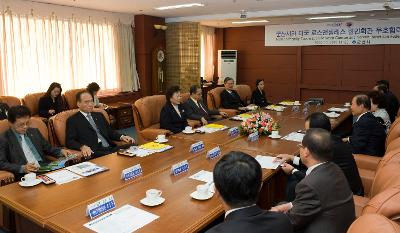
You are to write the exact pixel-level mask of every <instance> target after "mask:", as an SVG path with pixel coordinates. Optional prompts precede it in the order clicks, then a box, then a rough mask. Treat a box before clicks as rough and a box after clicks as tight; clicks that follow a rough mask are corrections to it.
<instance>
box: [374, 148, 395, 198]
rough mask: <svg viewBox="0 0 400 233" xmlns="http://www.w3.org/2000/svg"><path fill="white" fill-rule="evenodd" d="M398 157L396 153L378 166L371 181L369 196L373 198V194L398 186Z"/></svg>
mask: <svg viewBox="0 0 400 233" xmlns="http://www.w3.org/2000/svg"><path fill="white" fill-rule="evenodd" d="M399 167H400V159H399V156H398V153H396V155H395V156H393V158H392V159H391V160H390V161H388V162H386V163H384V165H382V166H378V169H377V170H376V174H375V177H374V180H373V182H372V186H371V190H370V193H369V197H370V198H373V197H374V196H375V195H377V194H379V193H380V192H383V191H384V190H386V189H389V188H392V187H397V186H400V169H399Z"/></svg>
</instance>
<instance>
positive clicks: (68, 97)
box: [64, 88, 85, 109]
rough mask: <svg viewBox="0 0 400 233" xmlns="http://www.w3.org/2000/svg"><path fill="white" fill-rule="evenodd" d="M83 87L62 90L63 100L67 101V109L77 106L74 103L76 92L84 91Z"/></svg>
mask: <svg viewBox="0 0 400 233" xmlns="http://www.w3.org/2000/svg"><path fill="white" fill-rule="evenodd" d="M84 90H85V88H80V89H71V90H68V91H66V92H64V98H65V101H66V102H67V105H68V109H76V108H78V106H77V105H76V94H78V92H80V91H84Z"/></svg>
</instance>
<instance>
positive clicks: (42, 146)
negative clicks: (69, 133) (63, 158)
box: [0, 128, 61, 175]
mask: <svg viewBox="0 0 400 233" xmlns="http://www.w3.org/2000/svg"><path fill="white" fill-rule="evenodd" d="M26 135H27V136H28V137H29V139H30V140H31V142H32V144H33V146H34V147H35V148H36V150H37V151H38V153H39V155H40V157H41V158H42V161H43V162H48V161H47V159H46V156H45V155H51V156H56V157H58V156H60V152H61V149H60V148H57V147H53V146H51V145H50V144H49V143H48V142H47V141H46V140H45V139H44V138H43V136H42V134H41V133H40V132H39V130H38V129H36V128H29V129H28V130H27V132H26ZM27 163H28V161H27V160H26V157H25V155H24V151H23V150H22V147H21V144H20V143H19V141H18V139H17V137H16V135H15V133H14V132H13V131H12V129H8V130H7V131H6V132H4V133H3V134H2V135H1V136H0V170H6V171H9V172H12V173H14V174H16V175H17V174H18V173H19V172H20V168H21V166H22V165H25V164H27Z"/></svg>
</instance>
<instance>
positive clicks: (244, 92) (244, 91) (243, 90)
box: [236, 85, 251, 104]
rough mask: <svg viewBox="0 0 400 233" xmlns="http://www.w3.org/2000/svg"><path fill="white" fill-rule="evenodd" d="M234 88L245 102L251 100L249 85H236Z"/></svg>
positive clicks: (247, 102)
mask: <svg viewBox="0 0 400 233" xmlns="http://www.w3.org/2000/svg"><path fill="white" fill-rule="evenodd" d="M236 90H237V92H238V94H239V96H240V99H242V100H243V102H245V103H246V104H249V103H250V100H251V88H250V86H249V85H236Z"/></svg>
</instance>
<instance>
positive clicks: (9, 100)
mask: <svg viewBox="0 0 400 233" xmlns="http://www.w3.org/2000/svg"><path fill="white" fill-rule="evenodd" d="M0 103H5V104H7V105H8V107H13V106H18V105H21V100H20V99H18V98H17V97H14V96H0Z"/></svg>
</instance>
